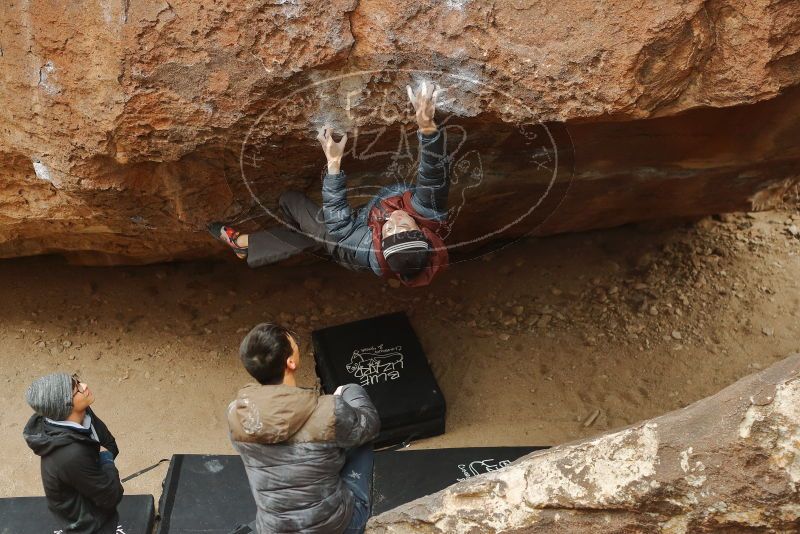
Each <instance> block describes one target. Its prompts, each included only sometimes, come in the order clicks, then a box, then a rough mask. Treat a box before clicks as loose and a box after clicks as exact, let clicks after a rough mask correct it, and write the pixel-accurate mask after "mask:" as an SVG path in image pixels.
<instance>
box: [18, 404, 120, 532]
mask: <svg viewBox="0 0 800 534" xmlns="http://www.w3.org/2000/svg"><path fill="white" fill-rule="evenodd" d="M87 413H88V414H89V415H91V416H92V425H93V426H94V429H95V432H96V433H97V438H98V439H99V440H100V442H99V443H98V442H97V441H95V440H94V439H92V437H91V432H88V431H87V432H83V431H81V430H78V429H72V428H67V427H63V426H60V425H53V424H51V423H48V422H47V421H46V420H45V418H44V417H42V416H40V415H35V414H34V415H33V416H31V418H30V419H29V420H28V423H27V424H26V425H25V429H24V430H23V432H22V435H23V437H24V438H25V441H26V442H27V443H28V446H29V447H30V448H31V449H32V450H33V452H34V453H36V454H37V455H38V456H41V458H42V461H41V469H42V484H43V485H44V493H45V496H46V497H47V505H48V508H50V511H52V512H53V513H54V514H55V515H56V516H58V517H60V518H61V519H63V520H64V522H65V523H66V525H65V532H68V533H70V534H101V533H102V534H105V533H106V532H108V533H110V534H113V533H114V532H115V531H116V528H117V523H118V521H119V516H118V515H117V504H119V502H120V500H122V493H123V489H122V483H121V482H120V480H119V472H118V471H117V468H116V467H115V466H114V464H113V463H112V462H107V463H103V464H101V463H100V446H101V445H102V446H104V447H105V448H106V449H108V450H109V452H111V454H113V456H114V457H115V458H116V456H117V454H119V449H118V448H117V443H116V441H115V440H114V436H113V435H111V432H109V430H108V428H107V427H106V425H105V424H104V423H103V422H102V421H101V420H100V418H98V417H97V416H96V415H95V414H94V413H93V412H92V411H91V409H88V410H87Z"/></svg>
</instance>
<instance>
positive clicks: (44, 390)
mask: <svg viewBox="0 0 800 534" xmlns="http://www.w3.org/2000/svg"><path fill="white" fill-rule="evenodd" d="M72 397H73V395H72V377H71V376H70V375H68V374H67V373H52V374H49V375H45V376H43V377H41V378H37V379H36V380H34V381H33V383H32V384H31V385H30V386H29V387H28V390H27V391H26V392H25V400H26V401H27V403H28V405H29V406H30V407H31V408H33V411H34V412H36V413H37V414H39V415H42V416H44V417H47V418H49V419H52V420H54V421H63V420H65V419H66V418H67V417H69V414H70V413H71V412H72Z"/></svg>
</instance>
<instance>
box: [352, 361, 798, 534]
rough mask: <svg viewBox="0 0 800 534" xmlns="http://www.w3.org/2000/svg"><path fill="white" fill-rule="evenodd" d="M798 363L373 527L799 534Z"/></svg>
mask: <svg viewBox="0 0 800 534" xmlns="http://www.w3.org/2000/svg"><path fill="white" fill-rule="evenodd" d="M798 483H800V354H793V355H791V356H789V357H788V358H786V359H785V360H782V361H780V362H778V363H776V364H774V365H773V366H772V367H770V368H768V369H766V370H765V371H762V372H760V373H758V374H754V375H750V376H748V377H745V378H743V379H741V380H740V381H738V382H736V383H735V384H733V385H731V386H729V387H727V388H725V389H724V390H722V391H721V392H720V393H718V394H716V395H714V396H712V397H708V398H706V399H703V400H701V401H698V402H696V403H694V404H691V405H690V406H687V407H686V408H683V409H681V410H677V411H674V412H671V413H668V414H666V415H663V416H661V417H656V418H655V419H652V420H650V421H646V422H643V423H640V424H637V425H633V426H631V427H628V428H626V429H623V430H621V431H618V432H614V433H610V434H606V435H604V436H600V437H597V438H594V439H589V440H585V441H581V442H577V443H573V444H567V445H561V446H558V447H554V448H552V449H549V450H545V451H540V452H536V453H533V454H531V455H528V456H526V457H524V458H521V459H520V460H518V461H516V462H514V463H512V464H511V465H509V466H508V467H506V468H504V469H502V470H500V471H495V472H492V473H488V474H485V475H480V476H478V477H474V478H471V479H468V480H465V481H463V482H459V483H458V484H455V485H453V486H450V487H449V488H447V489H445V490H443V491H441V492H439V493H436V494H434V495H431V496H428V497H423V498H421V499H417V500H416V501H412V502H411V503H408V504H406V505H403V506H400V507H398V508H396V509H394V510H390V511H388V512H386V513H384V514H381V515H380V516H377V517H376V518H373V519H372V520H371V522H370V528H368V530H367V531H368V532H371V533H374V534H384V533H387V534H388V533H395V532H396V533H414V532H417V533H426V534H432V533H447V534H456V533H478V532H480V533H486V534H488V533H497V532H515V533H523V532H524V533H534V532H547V533H561V532H564V533H567V532H568V533H580V532H607V533H611V532H667V533H687V532H745V531H747V532H750V531H755V532H796V531H797V526H798V525H799V524H800V495H798Z"/></svg>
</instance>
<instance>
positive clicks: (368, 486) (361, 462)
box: [341, 443, 374, 534]
mask: <svg viewBox="0 0 800 534" xmlns="http://www.w3.org/2000/svg"><path fill="white" fill-rule="evenodd" d="M373 462H374V452H373V451H372V443H365V444H364V445H362V446H360V447H358V448H355V449H350V450H349V451H347V455H346V456H345V462H344V467H342V471H341V474H342V482H344V484H345V486H347V488H348V489H349V490H350V492H351V493H352V494H353V497H355V499H354V504H353V516H352V517H351V518H350V524H349V525H348V526H347V528H346V529H345V532H346V533H347V534H361V533H362V532H364V529H365V528H366V526H367V520H368V519H369V516H370V515H371V514H372V468H373Z"/></svg>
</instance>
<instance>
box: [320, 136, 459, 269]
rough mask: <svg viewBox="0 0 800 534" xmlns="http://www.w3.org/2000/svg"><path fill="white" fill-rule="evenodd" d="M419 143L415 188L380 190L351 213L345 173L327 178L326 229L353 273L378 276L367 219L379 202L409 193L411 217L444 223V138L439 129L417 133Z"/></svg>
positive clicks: (401, 186)
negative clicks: (359, 271)
mask: <svg viewBox="0 0 800 534" xmlns="http://www.w3.org/2000/svg"><path fill="white" fill-rule="evenodd" d="M417 139H419V153H420V157H419V168H418V171H417V182H416V184H415V185H413V186H411V185H406V184H393V185H390V186H387V187H384V188H382V189H381V190H380V191H379V192H378V194H377V195H376V196H375V197H373V198H372V200H371V201H370V202H369V203H367V205H366V206H364V207H363V208H360V209H358V210H356V211H353V210H352V209H351V208H350V204H349V202H348V201H347V189H346V182H347V177H346V176H345V174H344V171H341V172H339V174H328V175H326V176H325V178H324V180H323V182H322V210H323V215H324V217H325V226H326V228H327V230H328V233H329V234H330V236H331V237H332V238H333V239H335V240H336V241H337V242H338V245H337V247H336V250H335V252H334V256H335V257H336V259H337V260H338V261H339V263H341V264H342V265H344V266H345V267H349V268H351V269H354V270H359V269H370V270H372V272H374V273H375V274H376V275H378V276H381V275H382V274H383V273H382V270H381V265H380V262H379V260H378V257H377V254H380V253H381V251H380V250H376V249H375V247H374V246H373V229H372V228H370V225H369V221H368V217H369V214H370V212H371V211H372V208H373V207H374V206H376V205H377V204H378V202H380V201H381V200H385V199H388V198H391V197H398V196H402V195H403V194H404V193H405V192H406V191H411V192H412V194H411V207H412V208H413V210H414V212H415V213H411V215H412V216H413V217H414V218H415V219H417V218H424V219H428V220H430V221H437V222H444V221H446V219H447V196H448V193H449V190H450V180H449V178H448V167H447V156H446V152H445V135H444V133H443V130H441V129H439V130H437V131H436V133H434V134H431V135H425V134H423V133H422V132H420V131H417Z"/></svg>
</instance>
